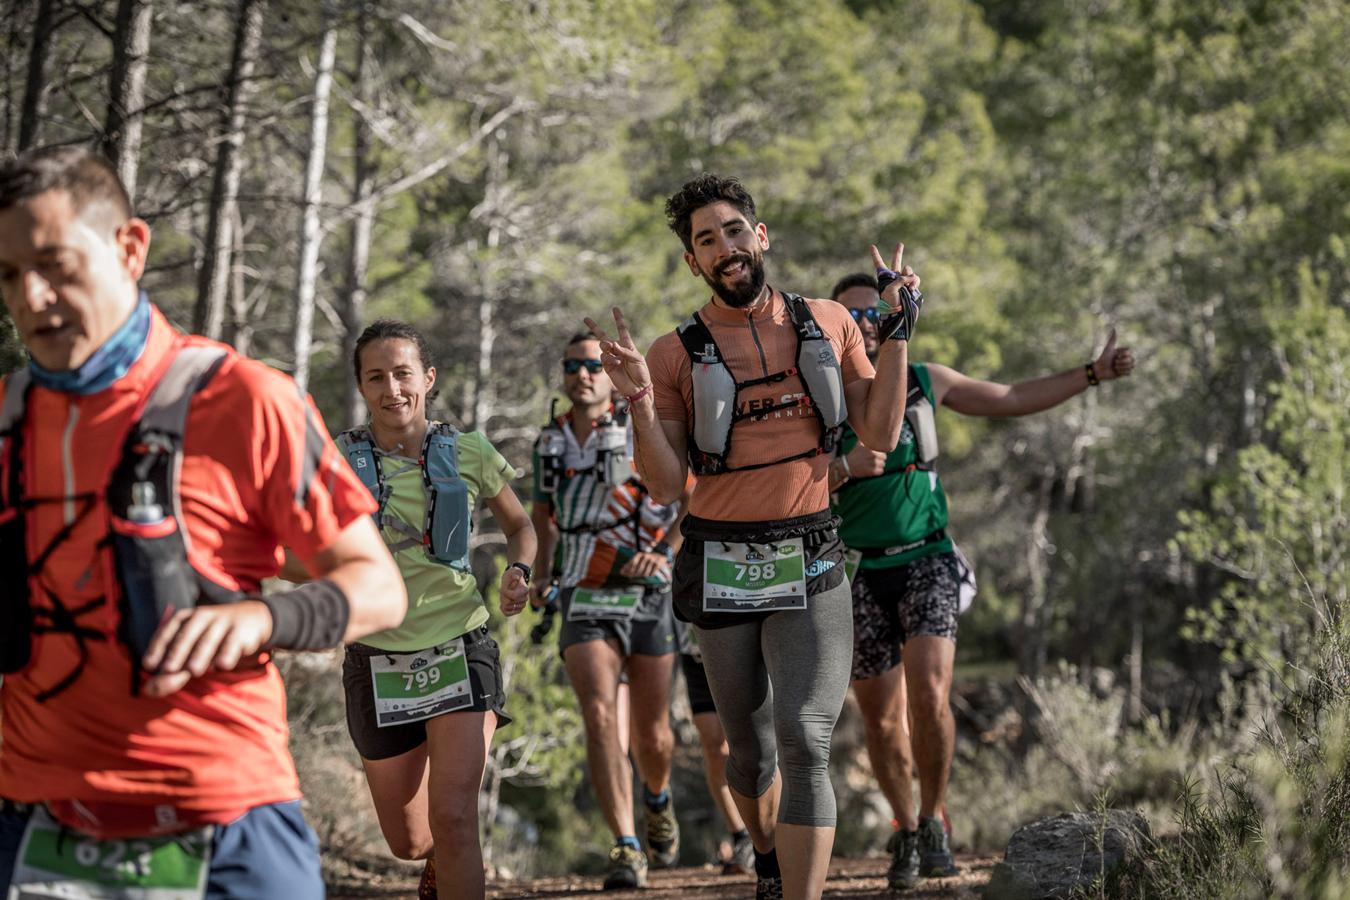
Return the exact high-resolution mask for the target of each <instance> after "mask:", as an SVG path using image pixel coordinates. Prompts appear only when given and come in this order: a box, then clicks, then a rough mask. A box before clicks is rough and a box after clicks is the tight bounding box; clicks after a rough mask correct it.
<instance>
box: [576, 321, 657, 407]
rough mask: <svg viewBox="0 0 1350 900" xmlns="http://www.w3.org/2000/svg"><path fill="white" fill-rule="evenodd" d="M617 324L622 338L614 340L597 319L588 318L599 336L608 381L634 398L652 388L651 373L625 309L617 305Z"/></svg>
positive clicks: (592, 329) (591, 327) (624, 393)
mask: <svg viewBox="0 0 1350 900" xmlns="http://www.w3.org/2000/svg"><path fill="white" fill-rule="evenodd" d="M614 325H615V327H616V328H617V329H618V332H619V339H618V340H617V341H615V340H611V339H610V337H609V335H608V334H606V333H605V330H604V329H603V328H601V327H600V326H599V325H598V324H596V322H595V320H594V319H592V318H590V317H589V316H588V317H586V327H587V328H589V329H590V330H591V334H594V335H595V336H596V337H597V338H599V339H600V362H601V363H603V364H604V366H605V372H606V373H607V374H608V375H609V380H610V381H612V382H614V387H615V389H616V390H618V392H619V393H621V394H623V395H624V396H625V397H632V396H633V395H634V394H638V393H641V392H642V391H645V390H646V389H647V388H649V387H651V384H652V376H651V373H650V372H649V371H647V360H646V359H644V358H643V356H642V354H641V353H639V352H638V349H637V345H635V344H634V343H633V335H632V334H630V333H629V331H628V324H627V323H626V322H625V321H624V318H623V311H622V310H620V309H619V308H618V307H617V306H616V307H614Z"/></svg>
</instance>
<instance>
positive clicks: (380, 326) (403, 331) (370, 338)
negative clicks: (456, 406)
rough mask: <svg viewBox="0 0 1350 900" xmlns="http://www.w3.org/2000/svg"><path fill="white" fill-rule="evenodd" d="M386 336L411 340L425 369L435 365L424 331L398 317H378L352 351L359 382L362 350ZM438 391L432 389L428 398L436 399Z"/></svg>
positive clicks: (357, 340)
mask: <svg viewBox="0 0 1350 900" xmlns="http://www.w3.org/2000/svg"><path fill="white" fill-rule="evenodd" d="M386 338H393V339H395V340H403V341H411V342H412V345H413V346H414V347H416V348H417V358H418V359H419V360H420V361H421V363H422V369H423V370H424V371H425V370H427V369H430V368H431V367H432V366H433V365H435V363H433V362H432V361H431V348H430V347H428V346H427V339H426V338H424V337H422V332H420V331H418V330H417V329H416V328H414V327H412V326H411V325H409V324H408V323H407V322H400V321H399V320H398V319H376V320H375V321H374V322H371V323H370V324H369V325H367V326H366V330H365V331H363V332H361V336H360V337H359V338H357V339H356V349H355V350H353V351H352V369H353V370H354V371H355V372H356V381H357V383H358V384H360V382H361V351H362V350H364V349H365V348H366V345H367V344H371V343H373V342H375V341H382V340H385V339H386ZM437 393H438V392H437V391H432V392H431V393H430V394H428V395H427V399H428V400H433V399H435V397H436V394H437Z"/></svg>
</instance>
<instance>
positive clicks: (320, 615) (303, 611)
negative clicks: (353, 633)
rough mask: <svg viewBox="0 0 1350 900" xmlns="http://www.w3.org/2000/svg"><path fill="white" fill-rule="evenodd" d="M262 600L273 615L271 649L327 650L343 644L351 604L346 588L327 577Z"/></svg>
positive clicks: (268, 644)
mask: <svg viewBox="0 0 1350 900" xmlns="http://www.w3.org/2000/svg"><path fill="white" fill-rule="evenodd" d="M258 599H259V600H261V601H262V603H263V605H264V606H266V607H267V611H268V612H270V613H271V614H272V636H271V637H270V638H268V639H267V646H269V647H278V648H280V649H283V650H327V649H328V648H329V647H336V646H337V645H338V644H341V643H342V636H343V635H344V634H346V633H347V620H348V619H349V618H350V617H351V604H350V603H349V602H348V600H347V595H346V594H344V593H343V592H342V588H340V587H338V586H337V585H336V584H334V583H333V582H331V581H329V580H328V579H327V578H321V579H319V580H318V581H311V582H309V583H308V584H302V585H300V586H299V587H297V588H295V589H294V590H290V591H282V592H281V593H279V594H270V595H268V596H266V597H259V598H258Z"/></svg>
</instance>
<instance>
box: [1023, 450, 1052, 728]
mask: <svg viewBox="0 0 1350 900" xmlns="http://www.w3.org/2000/svg"><path fill="white" fill-rule="evenodd" d="M1054 483H1055V467H1054V466H1053V465H1047V466H1046V467H1045V470H1044V471H1043V472H1042V473H1041V475H1040V477H1039V478H1038V479H1037V481H1036V508H1035V513H1034V515H1033V516H1032V520H1031V525H1030V527H1029V528H1028V529H1027V543H1026V554H1027V573H1028V575H1029V579H1030V583H1029V584H1028V585H1027V589H1026V593H1024V594H1023V595H1022V611H1021V615H1020V617H1019V619H1018V623H1017V674H1018V675H1020V676H1021V677H1022V678H1025V679H1027V681H1028V682H1030V683H1031V684H1035V682H1036V679H1037V678H1038V677H1039V676H1040V674H1041V668H1042V665H1043V663H1044V660H1045V649H1046V637H1045V615H1044V613H1045V605H1046V602H1047V599H1048V591H1047V588H1046V582H1047V573H1046V565H1045V545H1046V542H1047V535H1046V531H1047V529H1048V527H1049V524H1050V495H1051V493H1052V489H1053V485H1054ZM1017 706H1018V712H1019V713H1020V714H1021V716H1022V739H1021V744H1022V746H1023V748H1026V747H1029V746H1030V742H1031V740H1032V736H1033V732H1034V728H1035V725H1036V718H1037V708H1036V704H1035V703H1034V702H1032V701H1031V698H1029V697H1028V696H1027V695H1026V693H1025V692H1021V693H1019V694H1018V698H1017Z"/></svg>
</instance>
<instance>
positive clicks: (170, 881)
mask: <svg viewBox="0 0 1350 900" xmlns="http://www.w3.org/2000/svg"><path fill="white" fill-rule="evenodd" d="M212 834H213V829H212V828H210V827H207V828H198V829H195V830H193V831H188V832H184V833H183V834H175V835H162V836H159V837H148V838H126V839H120V840H99V839H97V838H94V837H90V836H88V835H85V834H81V833H80V832H78V831H74V830H72V829H69V828H65V827H63V826H62V825H61V824H60V823H59V822H57V821H56V820H55V819H53V818H52V816H51V814H50V813H48V812H47V811H46V810H45V809H41V808H39V809H37V810H34V812H33V814H32V816H31V817H30V818H29V820H28V827H27V829H26V830H25V831H24V835H23V841H22V843H21V844H20V845H19V853H18V857H17V859H16V862H15V866H14V875H13V879H12V881H11V882H10V887H9V893H8V894H7V895H6V896H7V900H27V898H30V897H33V898H36V897H60V898H66V900H201V898H202V897H204V896H205V895H206V876H207V873H208V871H209V870H210V863H211V838H212Z"/></svg>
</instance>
